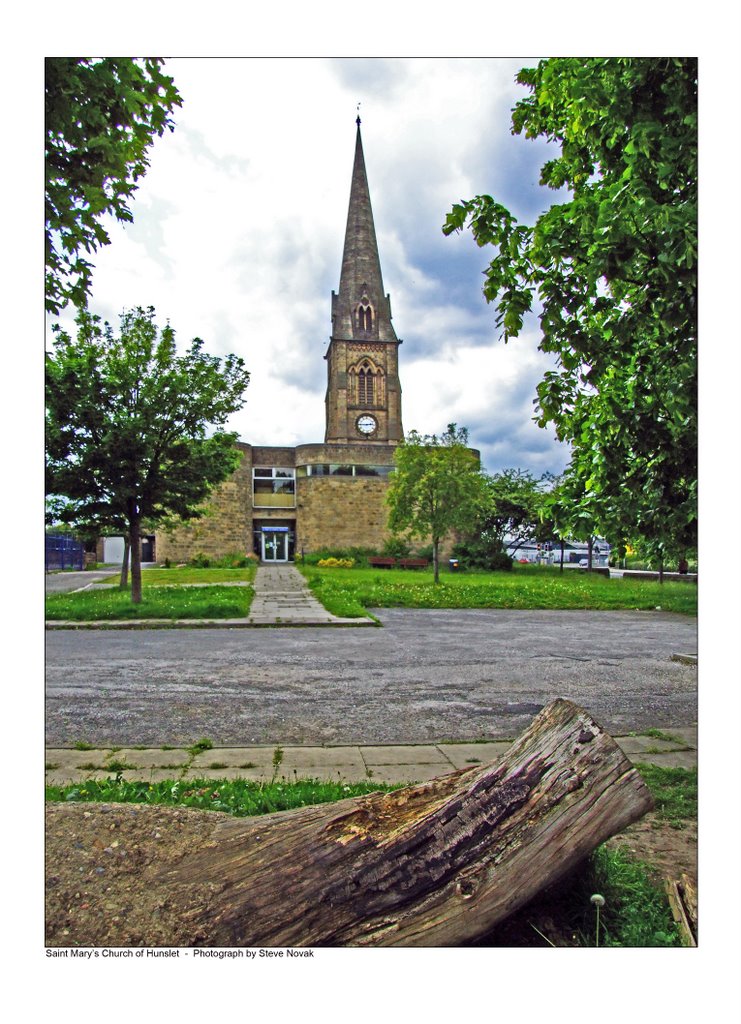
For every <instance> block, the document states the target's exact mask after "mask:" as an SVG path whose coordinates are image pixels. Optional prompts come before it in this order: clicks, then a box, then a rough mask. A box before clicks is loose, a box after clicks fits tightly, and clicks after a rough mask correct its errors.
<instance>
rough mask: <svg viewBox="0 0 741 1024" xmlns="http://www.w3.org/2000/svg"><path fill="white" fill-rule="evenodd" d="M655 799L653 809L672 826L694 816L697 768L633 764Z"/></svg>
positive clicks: (675, 826) (679, 826) (681, 824)
mask: <svg viewBox="0 0 741 1024" xmlns="http://www.w3.org/2000/svg"><path fill="white" fill-rule="evenodd" d="M636 767H637V768H638V770H639V772H640V773H641V775H642V776H643V778H644V780H645V782H646V785H647V786H648V788H649V789H650V790H651V793H652V794H653V798H654V800H655V801H656V808H655V811H654V813H655V814H656V816H657V818H658V819H659V820H660V821H665V822H667V824H669V825H671V826H672V828H682V826H683V824H684V823H685V822H686V821H691V820H694V819H696V818H697V768H663V767H660V766H659V765H654V764H638V765H636Z"/></svg>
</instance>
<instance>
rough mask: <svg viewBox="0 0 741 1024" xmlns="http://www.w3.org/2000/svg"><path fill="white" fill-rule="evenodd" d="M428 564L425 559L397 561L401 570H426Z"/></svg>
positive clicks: (402, 559)
mask: <svg viewBox="0 0 741 1024" xmlns="http://www.w3.org/2000/svg"><path fill="white" fill-rule="evenodd" d="M429 564H430V563H429V561H428V560H427V559H426V558H400V559H399V561H398V565H399V566H400V567H401V568H402V569H426V568H427V566H428V565H429Z"/></svg>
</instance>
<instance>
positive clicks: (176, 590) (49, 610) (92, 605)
mask: <svg viewBox="0 0 741 1024" xmlns="http://www.w3.org/2000/svg"><path fill="white" fill-rule="evenodd" d="M252 596H253V590H252V587H250V586H246V587H219V586H204V587H176V586H160V587H149V588H147V589H146V590H144V592H143V593H142V600H141V603H140V604H132V601H131V594H130V592H129V591H128V590H117V589H116V590H112V589H110V588H107V589H105V590H83V591H80V592H79V593H74V594H53V595H50V596H49V597H47V599H46V618H47V620H51V621H57V622H58V621H71V622H106V621H110V620H114V619H240V618H245V617H246V615H247V614H248V612H249V609H250V604H251V602H252Z"/></svg>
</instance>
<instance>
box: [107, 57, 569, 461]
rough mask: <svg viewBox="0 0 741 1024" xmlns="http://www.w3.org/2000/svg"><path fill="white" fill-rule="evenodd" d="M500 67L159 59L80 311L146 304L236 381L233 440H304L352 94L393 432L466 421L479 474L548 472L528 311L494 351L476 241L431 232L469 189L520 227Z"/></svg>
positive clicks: (339, 224)
mask: <svg viewBox="0 0 741 1024" xmlns="http://www.w3.org/2000/svg"><path fill="white" fill-rule="evenodd" d="M535 62H537V58H517V59H504V58H501V59H469V58H451V59H446V60H432V59H406V60H405V59H366V58H358V59H344V60H343V59H334V60H332V59H314V58H290V59H273V58H247V59H243V58H227V57H221V58H218V57H217V58H210V59H181V58H178V59H172V60H169V61H168V62H167V65H166V67H167V70H168V72H169V73H170V74H171V75H172V77H173V78H174V80H175V82H176V84H177V86H178V89H179V90H180V93H181V95H182V97H183V106H182V108H180V110H178V111H177V112H176V115H175V118H176V122H177V127H176V129H175V131H174V132H173V133H169V132H168V133H167V134H166V135H165V136H163V137H162V138H161V139H158V140H157V141H156V142H155V144H154V146H153V149H152V151H151V152H152V157H151V167H150V170H149V172H148V174H147V175H146V177H145V178H144V179H143V180H142V184H141V185H140V188H139V190H138V192H137V194H136V196H135V199H134V201H133V204H132V212H133V215H134V222H133V224H131V225H125V226H123V225H119V224H117V223H116V222H115V221H114V222H112V223H111V226H110V236H111V245H110V246H108V247H107V248H105V249H102V250H100V252H99V253H98V254H97V256H96V257H95V258H94V263H95V265H96V271H95V275H94V286H93V295H92V301H91V309H92V310H93V311H94V312H96V313H99V314H101V315H102V316H103V317H104V318H106V319H109V320H111V322H113V323H117V322H118V321H117V317H118V314H119V313H120V312H121V310H122V309H123V308H130V307H132V306H136V305H142V306H148V305H152V306H154V307H155V309H156V311H157V319H158V322H159V323H161V324H164V322H165V321H166V320H167V319H169V320H170V322H171V324H172V325H173V327H174V328H175V330H176V332H177V337H178V340H179V342H180V343H181V344H183V345H185V344H186V343H187V342H188V341H189V340H190V339H191V338H192V337H194V336H199V337H201V338H203V340H204V342H205V346H206V350H207V351H209V352H211V353H213V354H222V353H227V352H235V353H237V354H238V355H240V356H242V357H243V358H244V360H245V363H246V365H247V368H248V369H249V370H250V372H251V375H252V376H251V382H250V386H249V388H248V391H247V402H246V405H245V407H244V409H243V410H242V411H241V412H240V413H238V414H236V415H235V416H234V417H233V419H232V421H231V423H230V427H231V428H232V429H234V430H237V431H238V432H239V434H240V436H241V438H242V439H243V440H245V441H249V442H251V443H253V444H288V445H294V444H297V443H304V442H312V441H318V440H322V439H323V437H324V390H325V384H326V363H325V361H324V358H323V356H324V354H325V352H326V349H327V342H328V339H329V332H330V295H331V291H332V289H335V290H336V289H337V287H338V285H339V274H340V264H341V257H342V245H343V239H344V231H345V220H346V216H347V203H348V198H349V190H350V177H351V170H352V161H353V153H354V144H355V117H356V113H357V105H358V103H359V104H360V116H361V118H362V133H363V145H364V151H365V158H366V166H367V170H368V178H369V184H370V190H371V201H372V204H373V211H374V217H375V223H376V231H377V236H378V245H379V251H380V256H381V266H382V270H383V275H384V284H385V288H386V291H387V292H389V293H390V295H391V305H392V311H393V316H394V325H395V327H396V332H397V335H398V336H399V337H400V338H402V339H403V345H402V347H401V350H400V372H401V381H402V388H403V406H402V409H403V421H404V427H405V430H407V431H409V430H411V429H416V430H418V431H420V432H422V433H433V432H439V431H441V430H444V429H445V427H446V425H447V424H448V423H450V422H455V423H457V424H458V425H459V426H466V427H468V429H469V432H470V443H471V444H472V445H473V446H475V447H477V448H479V449H481V452H482V461H483V464H484V466H485V467H486V469H488V470H489V471H492V472H495V471H497V470H500V469H503V468H506V467H519V468H523V469H529V470H531V471H532V472H534V473H537V474H540V473H543V472H545V471H546V470H549V471H551V472H554V473H557V472H559V471H560V470H561V469H563V468H564V466H565V464H566V461H567V459H568V452H567V450H566V448H565V447H564V446H563V445H559V444H558V443H557V442H556V441H555V440H554V438H553V435H552V433H550V432H548V431H544V430H541V429H540V428H538V427H537V426H535V424H534V423H533V420H532V417H533V399H534V396H535V385H536V383H537V381H538V380H539V379H540V377H541V375H542V373H543V371H544V369H545V368H546V366H547V364H546V361H545V360H546V357H544V356H542V355H541V354H540V353H539V352H538V351H537V344H538V332H537V320H536V319H535V318H533V320H532V322H531V323H530V324H529V325H528V329H527V330H526V331H525V332H524V334H523V336H521V337H520V338H519V339H516V340H514V341H511V342H510V343H509V344H508V345H506V346H505V344H504V343H503V341H501V340H500V339H499V337H498V331H497V330H496V328H495V325H494V310H493V307H489V306H487V304H486V302H485V300H484V298H483V295H482V292H481V287H482V283H483V278H482V271H483V269H484V267H485V266H486V264H487V258H486V250H482V249H479V248H478V247H477V246H476V244H475V242H474V241H473V238H472V237H471V235H470V234H463V235H460V236H454V237H449V238H446V237H445V236H444V235H443V234H442V230H441V226H442V224H443V222H444V220H445V216H446V214H447V212H448V210H449V209H450V207H451V206H452V204H453V203H455V202H456V201H458V200H460V199H464V198H470V197H472V196H474V195H476V194H478V193H481V192H488V193H490V194H492V195H494V196H495V197H496V198H497V199H499V200H501V201H502V202H503V203H505V205H507V206H508V207H509V208H510V209H511V210H513V212H515V213H516V214H517V215H518V216H520V217H522V218H523V219H525V220H530V219H531V218H533V217H534V216H537V214H538V213H539V212H540V211H541V210H542V209H543V208H544V207H546V206H547V205H549V204H550V203H551V202H552V201H554V198H556V197H555V195H554V193H552V192H550V191H549V190H547V189H543V188H541V187H540V186H539V185H538V177H539V169H540V166H541V164H542V163H543V162H544V160H545V159H546V153H547V151H548V148H547V146H546V145H545V144H544V143H541V142H533V141H528V140H526V139H524V138H521V137H519V136H512V135H511V134H510V111H511V108H512V106H513V105H514V103H515V102H516V101H517V100H518V99H519V98H521V97H523V96H525V95H526V94H527V92H526V90H525V89H524V88H523V87H522V86H519V85H517V84H516V83H515V82H514V78H515V75H516V73H517V71H518V70H519V68H521V67H523V66H527V65H531V64H533V63H535Z"/></svg>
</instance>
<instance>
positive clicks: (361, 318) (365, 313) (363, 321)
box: [358, 302, 373, 333]
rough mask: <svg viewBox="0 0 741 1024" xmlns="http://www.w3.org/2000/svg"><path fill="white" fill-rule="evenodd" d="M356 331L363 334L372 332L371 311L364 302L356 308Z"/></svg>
mask: <svg viewBox="0 0 741 1024" xmlns="http://www.w3.org/2000/svg"><path fill="white" fill-rule="evenodd" d="M358 330H359V331H363V332H364V333H369V332H370V331H372V330H373V310H372V309H371V307H370V306H369V305H368V304H367V302H364V304H363V305H362V306H358Z"/></svg>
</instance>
